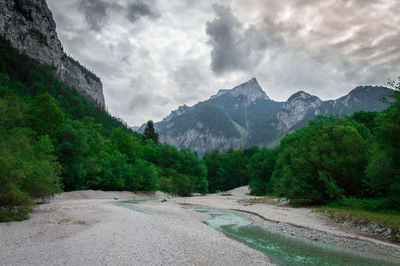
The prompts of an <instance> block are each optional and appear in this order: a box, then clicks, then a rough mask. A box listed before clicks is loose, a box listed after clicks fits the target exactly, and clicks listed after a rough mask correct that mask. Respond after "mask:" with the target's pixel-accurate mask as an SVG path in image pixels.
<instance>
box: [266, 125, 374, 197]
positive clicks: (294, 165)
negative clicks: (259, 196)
mask: <svg viewBox="0 0 400 266" xmlns="http://www.w3.org/2000/svg"><path fill="white" fill-rule="evenodd" d="M358 126H359V125H358ZM360 128H361V129H362V127H360ZM363 133H365V132H363ZM367 144H368V142H367V141H366V140H365V139H364V138H363V137H362V136H361V134H360V133H359V131H358V130H357V128H356V126H354V123H349V122H348V121H346V120H343V119H339V118H333V117H330V118H322V117H321V118H319V119H318V120H316V121H312V122H310V125H309V127H306V128H303V129H300V130H298V131H296V132H295V133H292V134H290V135H287V136H286V137H285V138H283V139H282V142H281V147H280V148H281V152H280V154H279V156H278V160H277V165H276V168H275V171H274V173H273V180H274V182H275V187H274V188H275V190H276V192H277V193H278V194H279V195H282V196H285V197H287V198H289V199H290V200H292V201H305V202H310V203H321V202H326V201H329V200H333V199H337V198H340V197H341V196H343V195H348V196H360V195H362V193H363V187H362V185H363V174H362V173H363V172H364V170H365V167H366V165H367V158H368V155H369V153H368V152H369V151H368V148H367Z"/></svg>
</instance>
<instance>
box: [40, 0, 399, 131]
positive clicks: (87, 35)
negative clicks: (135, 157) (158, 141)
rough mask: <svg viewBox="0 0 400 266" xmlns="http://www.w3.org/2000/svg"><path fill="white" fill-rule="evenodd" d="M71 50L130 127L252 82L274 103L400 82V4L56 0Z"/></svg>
mask: <svg viewBox="0 0 400 266" xmlns="http://www.w3.org/2000/svg"><path fill="white" fill-rule="evenodd" d="M47 2H48V5H49V7H50V9H51V10H52V12H53V15H54V18H55V20H56V23H57V32H58V36H59V38H60V39H61V42H62V43H63V45H64V49H65V51H66V52H67V53H68V54H69V55H71V56H72V57H74V58H75V59H77V60H79V61H80V62H81V63H82V64H83V65H86V66H87V67H88V68H89V69H91V70H93V71H94V72H95V73H96V74H97V75H98V76H99V77H100V78H101V79H102V81H103V84H104V94H105V98H106V105H107V106H108V110H109V111H110V112H111V113H112V114H113V115H114V116H117V117H121V118H122V119H124V120H125V121H127V122H128V124H129V125H140V124H142V123H144V122H146V121H147V120H149V119H152V120H155V121H159V120H161V119H162V118H163V117H165V116H166V115H168V114H169V113H170V112H171V111H172V110H174V109H176V108H177V107H178V106H179V105H183V104H187V105H193V104H195V103H197V102H199V101H202V100H205V99H208V98H209V97H210V96H211V95H213V94H216V93H217V91H218V90H219V89H231V88H232V87H234V86H236V85H239V84H240V83H242V82H245V81H247V80H249V79H251V78H252V77H255V78H257V80H258V81H259V83H260V85H261V87H262V88H263V89H264V91H265V92H266V93H267V95H268V96H269V97H270V98H272V99H273V100H279V101H284V100H286V99H287V98H288V97H289V96H290V95H292V94H293V93H295V92H297V91H299V90H304V91H307V92H309V93H311V94H314V95H317V96H319V97H320V98H321V99H334V98H338V97H340V96H343V95H345V94H347V93H348V92H349V91H350V90H351V89H353V88H354V87H356V86H358V85H367V84H372V85H385V84H386V82H387V80H388V78H390V79H395V78H396V77H397V76H400V47H399V46H400V16H399V14H400V1H398V0H323V1H322V0H320V1H318V0H285V1H282V0H246V1H243V0H221V1H216V0H214V1H211V0H210V1H207V0H201V1H200V0H104V1H103V0H47Z"/></svg>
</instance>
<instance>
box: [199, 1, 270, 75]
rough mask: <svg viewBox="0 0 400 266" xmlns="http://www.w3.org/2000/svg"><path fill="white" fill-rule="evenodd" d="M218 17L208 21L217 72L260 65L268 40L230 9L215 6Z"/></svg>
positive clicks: (214, 70)
mask: <svg viewBox="0 0 400 266" xmlns="http://www.w3.org/2000/svg"><path fill="white" fill-rule="evenodd" d="M214 12H215V15H216V18H215V19H214V20H212V21H208V22H207V23H206V33H207V35H208V36H209V43H210V44H211V46H212V50H211V69H212V70H213V72H214V73H215V74H217V75H221V74H223V73H225V72H227V71H231V70H248V69H251V68H253V67H254V66H255V65H257V64H258V63H259V61H260V59H261V58H262V57H260V55H261V54H262V53H263V51H264V50H265V49H266V48H267V39H266V38H265V36H264V35H262V34H260V33H259V32H258V30H257V29H256V28H255V27H254V26H253V25H250V26H248V27H247V28H245V27H244V26H243V24H241V23H240V22H239V21H238V19H237V18H236V17H235V16H234V14H233V13H232V10H231V9H230V8H227V7H224V6H220V5H214Z"/></svg>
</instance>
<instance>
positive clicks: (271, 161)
mask: <svg viewBox="0 0 400 266" xmlns="http://www.w3.org/2000/svg"><path fill="white" fill-rule="evenodd" d="M278 154H279V149H278V148H276V149H274V150H270V149H267V148H262V149H260V150H259V151H258V152H257V153H255V154H254V155H253V156H252V157H251V158H250V160H249V163H248V164H247V169H248V170H249V172H250V182H249V188H250V191H251V194H253V195H259V196H261V195H265V194H267V193H269V192H272V190H273V184H272V181H271V177H272V173H273V172H274V169H275V164H276V160H277V157H278Z"/></svg>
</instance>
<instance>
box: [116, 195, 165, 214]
mask: <svg viewBox="0 0 400 266" xmlns="http://www.w3.org/2000/svg"><path fill="white" fill-rule="evenodd" d="M162 199H163V198H144V199H133V200H122V201H118V202H117V206H120V207H124V208H127V209H130V210H133V211H137V212H141V213H146V214H154V213H155V212H153V211H149V210H146V209H143V208H138V207H136V206H134V205H135V204H140V203H142V202H146V201H158V200H159V201H161V200H162Z"/></svg>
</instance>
